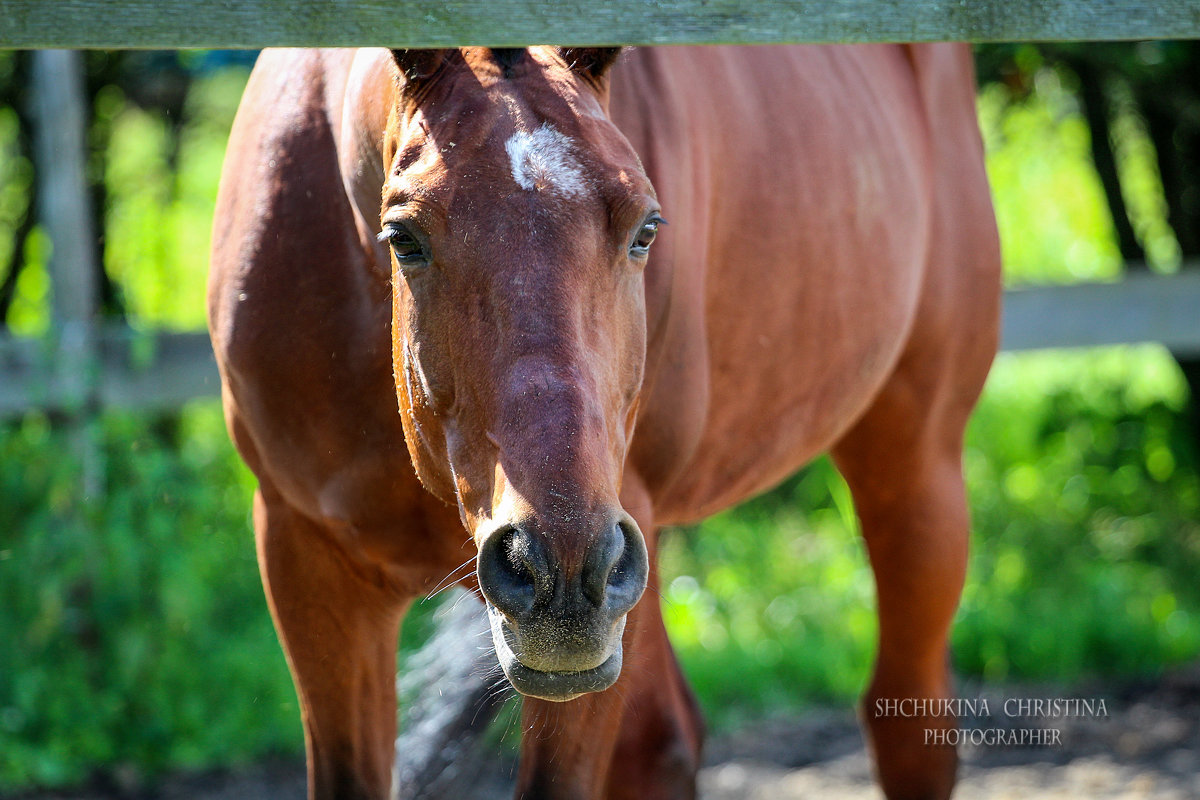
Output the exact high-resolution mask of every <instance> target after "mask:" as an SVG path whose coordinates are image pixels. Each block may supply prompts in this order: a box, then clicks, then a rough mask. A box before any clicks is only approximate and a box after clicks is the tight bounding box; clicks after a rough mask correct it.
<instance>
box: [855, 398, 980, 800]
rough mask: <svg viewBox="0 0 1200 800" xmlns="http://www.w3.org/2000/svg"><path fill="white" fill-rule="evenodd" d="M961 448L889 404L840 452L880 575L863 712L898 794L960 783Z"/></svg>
mask: <svg viewBox="0 0 1200 800" xmlns="http://www.w3.org/2000/svg"><path fill="white" fill-rule="evenodd" d="M902 394H903V393H902ZM905 404H906V403H905ZM892 410H893V411H895V410H896V409H895V407H894V406H893V408H892ZM914 418H917V419H919V417H908V419H909V420H912V419H914ZM960 453H961V427H959V428H958V431H957V432H955V431H954V430H953V429H952V428H950V429H946V428H942V429H941V430H937V429H935V428H934V427H933V426H931V425H917V426H913V425H910V424H904V417H902V416H896V415H894V414H891V413H887V412H886V409H885V410H877V411H876V412H874V413H873V414H871V415H868V418H867V419H866V420H865V421H864V423H862V424H860V426H859V427H858V428H857V429H856V430H855V431H854V432H853V433H852V434H851V435H850V437H848V439H847V440H846V441H844V442H843V443H842V444H840V445H839V447H838V449H837V450H835V459H836V461H837V463H838V466H839V467H840V468H841V470H842V472H843V474H844V475H845V476H846V479H847V482H848V483H849V484H850V488H851V492H852V494H853V496H854V500H855V505H856V508H857V510H858V514H859V518H860V520H861V523H862V533H863V537H864V539H865V541H866V545H867V552H868V555H869V557H870V560H871V567H872V570H873V571H874V574H875V582H876V589H877V598H878V605H879V612H878V613H879V653H878V656H877V660H876V664H875V672H874V675H873V677H872V679H871V683H870V686H869V688H868V689H867V692H866V696H865V698H864V703H863V707H862V716H863V719H864V721H865V724H866V729H867V735H868V743H869V745H870V746H871V749H872V754H873V756H874V760H875V765H876V769H877V770H878V775H879V781H880V783H881V785H882V787H883V790H884V793H885V794H886V795H887V797H888V798H890V799H891V800H900V798H931V799H932V798H946V797H948V796H949V795H950V792H951V790H952V789H953V788H954V780H955V771H956V767H957V761H958V758H957V752H956V749H955V747H954V744H953V738H952V737H947V736H946V734H947V733H948V732H951V731H953V730H954V729H955V728H956V727H957V724H958V722H957V718H956V717H955V716H954V715H953V714H952V713H949V712H951V711H953V705H952V704H949V703H946V702H945V701H947V700H949V699H950V698H952V697H953V688H952V686H951V676H950V674H949V664H948V651H947V634H948V632H949V628H950V623H951V620H952V619H953V617H954V613H955V610H956V609H957V608H958V601H959V595H960V593H961V591H962V586H963V579H964V576H965V572H966V563H967V533H968V517H967V507H966V498H965V494H964V489H963V482H962V472H961V455H960Z"/></svg>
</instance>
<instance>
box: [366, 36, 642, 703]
mask: <svg viewBox="0 0 1200 800" xmlns="http://www.w3.org/2000/svg"><path fill="white" fill-rule="evenodd" d="M616 55H617V51H616V50H615V49H563V48H549V47H545V48H531V49H528V50H524V49H522V50H492V49H488V48H465V49H462V50H457V49H455V50H413V51H395V52H394V53H393V56H394V61H395V63H396V65H397V68H398V76H397V90H396V97H397V102H396V104H395V107H394V108H393V109H392V112H391V115H390V118H389V122H388V125H387V129H386V133H385V139H384V156H385V159H386V162H387V164H388V169H387V174H386V180H385V183H384V187H383V207H382V213H381V229H382V232H381V234H380V240H381V241H384V242H386V243H387V244H389V245H390V249H391V258H392V273H393V274H392V294H393V297H392V355H393V364H394V373H395V382H396V391H397V395H398V398H399V405H400V411H401V415H402V418H403V423H404V428H405V433H406V439H407V445H408V449H409V452H410V455H411V457H412V461H413V464H414V466H415V468H416V470H417V473H418V475H419V476H420V478H421V481H422V482H423V483H424V485H425V486H426V487H427V488H428V489H429V490H430V491H432V492H433V493H434V494H436V495H438V496H439V497H441V498H443V499H445V500H446V501H447V502H451V503H456V504H457V505H458V508H459V512H460V515H461V517H462V519H463V523H464V525H465V526H466V527H467V530H468V531H469V532H470V533H471V535H472V537H473V538H474V541H475V544H476V546H477V548H478V556H477V579H478V584H479V588H480V589H481V590H482V593H483V596H484V598H485V599H486V601H487V607H488V613H489V616H490V618H491V623H492V635H493V639H494V642H495V646H496V652H497V656H498V658H499V661H500V664H501V666H502V667H503V669H504V672H505V674H506V675H507V677H508V678H509V680H510V681H511V682H512V684H513V685H514V686H515V687H516V688H517V689H518V690H519V691H520V692H522V693H523V694H527V695H531V696H535V697H541V698H544V699H549V700H569V699H571V698H573V697H576V696H578V695H580V694H582V693H585V692H590V691H599V690H602V689H605V688H607V687H608V686H610V685H611V684H612V683H613V682H614V681H615V680H616V679H617V676H618V675H619V673H620V670H621V658H622V653H621V635H622V631H623V629H624V625H625V617H626V614H627V612H629V611H630V609H632V608H633V606H634V605H635V604H636V603H637V601H638V599H639V598H640V597H641V595H642V592H643V590H644V588H645V586H646V580H647V574H648V559H647V552H646V544H645V542H644V539H643V536H642V533H641V531H640V530H639V528H638V525H637V523H636V522H635V521H634V520H633V518H632V517H631V516H630V515H629V514H628V513H626V511H625V510H624V509H623V508H622V506H621V503H620V501H619V499H618V495H619V492H620V489H621V481H622V473H623V469H624V462H625V457H626V453H627V450H628V447H629V441H630V437H631V436H632V433H633V427H634V423H635V419H636V416H637V408H638V397H639V393H640V391H641V386H642V377H643V369H644V364H645V359H646V309H645V299H644V279H643V270H644V267H645V264H646V261H647V258H648V255H649V250H650V247H651V244H652V242H653V240H654V237H655V234H656V232H657V230H658V227H659V225H660V224H661V223H662V219H661V218H660V217H659V208H658V205H657V202H656V199H655V195H654V190H653V188H652V187H651V185H650V182H649V179H648V178H647V177H646V174H645V172H644V170H643V169H642V166H641V163H640V161H639V160H638V157H637V155H636V154H635V153H634V151H633V149H632V147H631V146H630V144H629V142H628V141H627V140H626V139H625V137H624V136H623V135H622V134H621V133H620V132H619V131H618V130H617V128H616V127H615V126H614V125H613V123H612V122H611V120H610V119H609V118H608V115H607V104H608V98H607V91H608V89H607V79H606V71H607V69H608V67H609V66H610V65H611V64H612V62H613V60H614V59H615V57H616Z"/></svg>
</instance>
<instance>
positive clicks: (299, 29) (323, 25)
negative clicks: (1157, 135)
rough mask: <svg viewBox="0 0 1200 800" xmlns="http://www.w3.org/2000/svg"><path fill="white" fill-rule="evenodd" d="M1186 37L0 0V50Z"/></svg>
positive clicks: (945, 8) (540, 9)
mask: <svg viewBox="0 0 1200 800" xmlns="http://www.w3.org/2000/svg"><path fill="white" fill-rule="evenodd" d="M1187 38H1200V2H1197V0H759V1H758V2H747V0H605V2H586V3H585V2H580V0H242V1H241V2H228V0H219V1H216V2H214V1H213V0H209V1H208V2H204V1H203V0H0V47H5V48H45V47H76V48H191V47H216V48H259V47H277V46H301V47H311V46H327V47H346V46H361V45H379V46H389V47H435V46H447V45H471V44H483V45H493V46H514V45H525V44H536V43H541V42H552V43H555V44H572V45H588V44H642V45H648V44H707V43H711V44H718V43H755V44H757V43H767V42H890V41H973V42H994V41H1060V40H1084V41H1097V40H1128V39H1187Z"/></svg>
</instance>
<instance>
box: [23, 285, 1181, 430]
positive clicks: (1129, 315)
mask: <svg viewBox="0 0 1200 800" xmlns="http://www.w3.org/2000/svg"><path fill="white" fill-rule="evenodd" d="M1141 342H1159V343H1161V344H1163V345H1165V346H1166V347H1168V348H1169V349H1171V350H1172V351H1174V352H1176V353H1179V354H1181V355H1193V354H1200V267H1197V268H1194V269H1189V270H1184V271H1183V272H1181V273H1179V274H1178V275H1169V276H1154V275H1139V274H1134V275H1131V276H1130V277H1127V278H1126V279H1125V280H1123V281H1120V282H1118V283H1102V284H1075V285H1071V286H1045V287H1038V288H1033V289H1015V290H1012V291H1008V292H1006V293H1005V308H1004V338H1003V341H1002V342H1001V349H1004V350H1034V349H1040V348H1052V347H1097V346H1103V345H1112V344H1136V343H1141ZM99 353H100V356H99V358H100V364H99V367H98V372H99V383H98V388H97V391H96V395H97V399H98V401H99V402H100V403H101V404H102V405H106V406H115V407H119V408H127V409H144V408H171V407H174V406H178V405H181V404H182V403H185V402H187V401H188V400H192V399H196V398H202V397H217V396H219V394H220V391H221V382H220V378H219V376H218V375H217V367H216V362H215V361H214V360H213V355H212V349H211V347H210V345H209V342H208V335H207V334H204V333H171V334H132V333H130V332H128V331H120V330H109V331H105V332H103V334H102V336H101V338H100V347H99ZM54 375H55V367H54V353H53V349H52V348H51V347H49V346H48V345H47V344H46V343H44V342H37V341H30V340H27V339H26V340H20V339H13V338H11V337H8V338H6V337H0V417H3V416H11V415H13V414H19V413H22V412H24V411H27V410H29V409H32V408H47V409H49V408H53V409H61V408H63V407H64V406H65V405H66V404H67V402H66V401H67V399H68V398H67V397H66V396H64V394H63V392H62V389H61V386H59V385H58V384H56V382H55V381H54Z"/></svg>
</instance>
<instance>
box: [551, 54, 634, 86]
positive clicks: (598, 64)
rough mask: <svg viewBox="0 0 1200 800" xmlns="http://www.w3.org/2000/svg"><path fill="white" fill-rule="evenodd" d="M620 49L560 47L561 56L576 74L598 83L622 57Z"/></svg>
mask: <svg viewBox="0 0 1200 800" xmlns="http://www.w3.org/2000/svg"><path fill="white" fill-rule="evenodd" d="M622 49H623V48H620V47H560V48H558V53H559V55H561V56H562V58H563V61H566V62H567V66H568V67H570V68H571V69H572V70H573V71H574V72H576V73H578V74H580V75H582V76H583V77H585V78H589V79H591V80H593V81H598V80H600V79H601V78H603V77H604V75H605V73H607V72H608V70H609V68H610V67H612V65H613V64H614V63H616V60H617V56H619V55H621V50H622Z"/></svg>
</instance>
